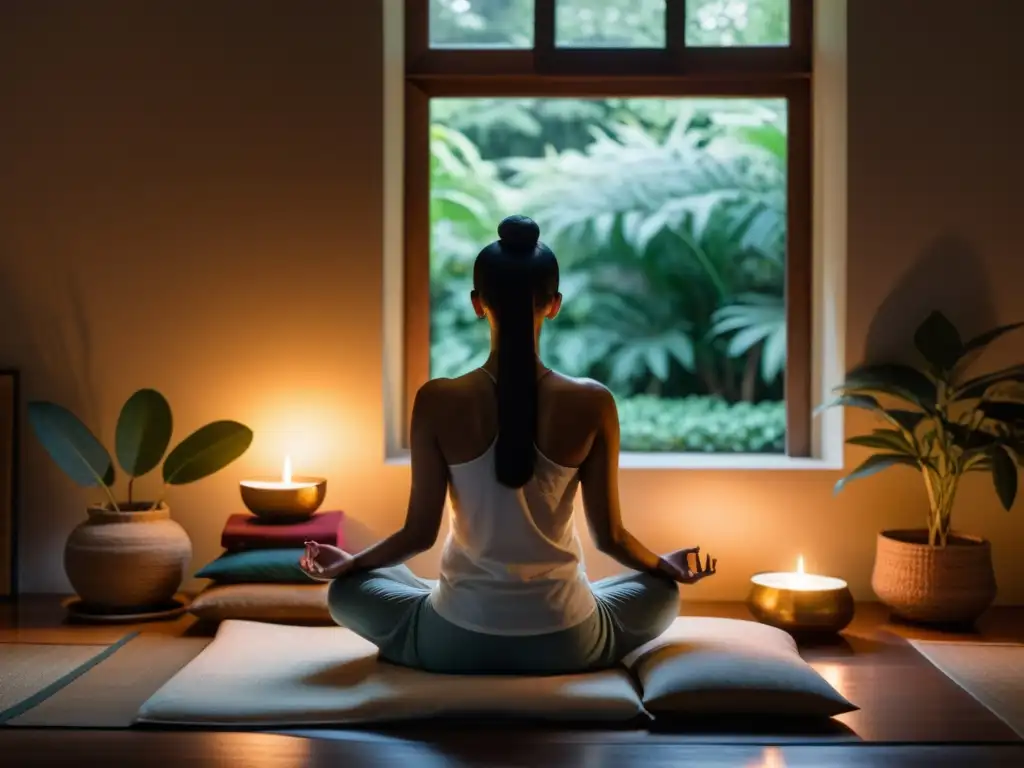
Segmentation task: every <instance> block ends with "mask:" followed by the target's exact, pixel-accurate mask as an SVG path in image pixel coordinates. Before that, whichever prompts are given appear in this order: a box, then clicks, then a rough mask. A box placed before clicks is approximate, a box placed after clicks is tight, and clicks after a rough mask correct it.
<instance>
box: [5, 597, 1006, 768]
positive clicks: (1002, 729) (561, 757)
mask: <svg viewBox="0 0 1024 768" xmlns="http://www.w3.org/2000/svg"><path fill="white" fill-rule="evenodd" d="M683 613H684V614H686V615H703V616H719V617H723V618H741V619H749V618H750V616H749V614H748V613H747V611H746V609H745V607H744V606H743V605H742V604H739V603H693V604H688V605H686V606H684V609H683ZM129 631H143V632H159V633H164V634H170V635H184V634H203V633H206V632H209V631H210V629H209V628H208V627H204V626H203V625H199V624H196V623H195V622H194V620H193V619H191V618H188V617H183V618H181V619H177V620H174V621H169V622H158V623H152V624H143V625H126V626H95V625H81V624H73V623H69V622H67V621H66V619H65V616H64V614H63V611H62V610H61V608H60V601H59V600H58V599H57V598H55V597H47V596H33V597H29V598H25V599H22V600H21V601H19V603H17V604H11V603H7V604H0V653H2V643H4V642H54V643H106V642H114V641H116V640H117V639H118V638H120V637H122V636H123V635H124V634H125V633H126V632H129ZM909 639H926V640H936V639H938V640H953V641H957V640H960V641H967V642H1003V643H1005V642H1021V643H1024V608H996V609H993V610H992V611H990V612H989V614H988V615H986V616H985V617H984V618H983V619H982V621H981V622H979V624H978V626H977V628H976V630H975V631H973V632H970V633H963V632H958V633H951V632H942V631H938V630H934V629H928V628H922V627H915V626H909V625H903V624H898V623H891V622H890V621H889V619H888V615H887V613H886V611H885V610H884V608H883V607H882V606H880V605H877V604H872V603H867V604H861V605H858V607H857V614H856V617H855V619H854V622H853V623H852V624H851V626H850V627H849V629H848V630H847V631H846V632H844V634H843V637H842V638H841V639H840V640H839V641H838V642H836V643H832V644H827V645H815V646H809V645H802V646H801V653H802V654H803V656H804V658H806V659H807V660H808V661H809V662H810V663H811V664H812V665H813V666H814V667H815V668H816V669H817V670H818V671H819V672H820V673H821V674H822V675H823V676H824V677H825V678H826V679H827V680H828V681H829V682H830V683H831V684H832V685H834V686H835V687H836V688H837V689H838V690H839V691H840V692H842V693H843V694H844V695H845V696H846V697H847V698H849V699H850V700H851V701H853V702H854V703H856V704H858V705H859V706H860V707H861V710H860V711H858V712H853V713H850V714H848V715H844V716H841V717H839V718H836V719H835V720H834V721H831V722H829V723H826V724H824V726H820V727H817V728H815V729H813V730H811V731H808V730H807V729H806V726H803V727H795V728H794V727H793V726H791V725H786V724H783V723H779V722H775V723H773V722H770V721H766V720H759V721H758V724H756V725H755V724H753V723H751V722H749V721H739V722H736V721H733V722H726V721H714V722H706V721H705V722H699V721H693V720H691V721H688V722H686V723H684V724H668V725H666V724H665V723H661V724H659V725H658V726H657V727H656V728H654V729H653V730H652V731H651V732H645V731H637V730H622V731H607V730H580V731H567V730H565V729H559V728H553V727H545V728H524V727H523V726H521V725H520V726H510V725H504V724H494V723H491V724H486V723H474V724H473V725H472V726H468V725H467V724H465V723H463V724H446V725H439V724H433V725H430V726H429V727H428V726H419V727H416V726H402V727H396V728H390V729H375V730H373V731H370V730H363V731H349V730H345V731H342V730H321V731H316V732H302V733H303V734H308V735H309V736H312V738H304V737H296V736H293V735H281V734H265V733H231V732H194V731H173V732H168V731H149V730H146V731H103V732H96V731H77V730H55V729H46V730H36V729H26V728H20V729H13V728H11V729H0V754H3V755H5V756H8V755H12V756H13V755H16V756H17V761H16V762H13V763H12V764H13V765H18V766H22V765H25V766H30V765H60V764H65V763H66V764H69V765H70V764H72V763H80V761H81V757H82V755H83V754H87V755H89V757H90V758H96V760H97V761H102V760H104V759H107V760H109V761H111V762H112V763H113V764H115V765H119V766H121V765H124V766H135V765H137V766H149V765H169V764H179V763H182V764H183V763H187V764H189V765H195V766H227V765H253V766H258V767H259V768H276V766H279V765H280V766H284V765H299V764H304V765H321V764H322V765H328V764H330V765H331V766H337V765H340V764H342V763H344V764H345V765H358V766H370V767H371V768H372V767H373V766H378V765H382V766H383V765H389V766H390V765H401V766H410V768H417V766H424V767H425V768H432V767H433V766H435V765H436V766H441V765H444V766H461V765H467V766H469V765H496V766H500V765H510V766H511V765H517V766H537V767H538V768H545V767H546V766H576V765H580V766H583V765H586V766H588V767H590V766H598V767H599V768H605V767H606V766H607V767H609V768H611V767H613V766H615V767H617V766H622V767H623V768H630V766H634V765H635V766H640V765H643V766H645V767H648V768H649V767H650V766H669V765H686V766H688V767H692V766H696V765H708V766H726V765H737V766H744V768H762V767H763V768H781V767H782V766H803V765H807V766H811V765H814V766H835V767H836V768H843V766H847V765H849V766H866V765H892V766H918V765H920V766H930V767H934V766H946V765H968V764H972V763H973V764H977V765H979V766H980V765H994V766H1000V765H1008V766H1009V765H1013V766H1024V743H1022V742H1021V741H1020V739H1019V737H1017V735H1016V734H1015V733H1013V731H1011V730H1010V729H1009V728H1008V727H1007V726H1006V725H1004V724H1003V723H1002V722H1001V721H1000V720H999V719H998V718H996V717H995V715H993V714H992V713H991V712H990V711H989V710H988V709H986V708H985V707H984V706H982V705H981V704H979V703H978V702H977V701H976V700H975V699H974V698H973V697H971V696H970V695H969V694H967V693H966V692H965V691H963V690H962V689H961V688H960V687H959V686H957V685H956V684H955V683H953V682H952V681H951V680H949V678H947V677H946V676H945V675H944V674H943V673H942V672H940V671H939V670H938V669H936V668H935V667H934V666H932V665H931V664H930V663H929V662H928V661H927V660H926V659H924V658H923V657H922V656H921V655H920V654H918V653H917V652H916V651H915V650H914V648H913V647H912V646H910V645H909V643H908V642H907V641H908V640H909ZM939 744H941V745H942V746H938V745H939ZM766 745H781V751H771V750H768V751H766V749H767V746H766ZM0 762H3V763H4V764H6V761H5V760H0ZM90 762H92V761H91V760H90Z"/></svg>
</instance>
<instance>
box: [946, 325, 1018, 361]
mask: <svg viewBox="0 0 1024 768" xmlns="http://www.w3.org/2000/svg"><path fill="white" fill-rule="evenodd" d="M1018 328H1024V323H1010V324H1009V325H1001V326H999V327H998V328H993V329H992V330H991V331H986V332H985V333H982V334H979V335H977V336H975V337H974V338H973V339H971V340H970V341H968V342H967V343H966V344H964V348H963V352H962V355H967V354H969V353H971V352H974V351H975V350H979V349H982V348H984V347H986V346H988V345H989V344H991V343H992V342H993V341H995V340H996V339H998V338H999V337H1000V336H1002V335H1003V334H1004V333H1009V332H1010V331H1015V330H1017V329H1018ZM962 355H961V356H962Z"/></svg>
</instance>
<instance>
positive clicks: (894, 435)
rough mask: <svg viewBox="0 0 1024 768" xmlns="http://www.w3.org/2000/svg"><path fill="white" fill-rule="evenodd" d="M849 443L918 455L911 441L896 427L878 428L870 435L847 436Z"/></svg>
mask: <svg viewBox="0 0 1024 768" xmlns="http://www.w3.org/2000/svg"><path fill="white" fill-rule="evenodd" d="M846 442H847V443H848V444H849V445H859V446H861V447H863V448H880V449H881V450H885V451H896V452H897V453H905V454H907V455H908V456H915V457H916V456H917V451H916V450H914V446H913V445H911V444H910V441H908V440H907V438H906V437H904V435H903V433H902V432H898V431H897V430H895V429H876V430H875V431H874V432H872V433H871V434H870V435H856V436H854V437H850V438H847V440H846Z"/></svg>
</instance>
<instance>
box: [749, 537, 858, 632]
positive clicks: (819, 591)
mask: <svg viewBox="0 0 1024 768" xmlns="http://www.w3.org/2000/svg"><path fill="white" fill-rule="evenodd" d="M750 582H751V588H750V595H749V596H748V597H747V608H748V609H749V610H750V612H751V614H753V616H754V618H755V619H757V620H758V621H760V622H762V623H764V624H770V625H771V626H773V627H778V628H779V629H784V630H786V631H787V632H793V633H808V634H822V633H824V634H832V633H835V632H839V631H840V630H842V629H844V628H846V626H847V625H849V623H850V621H851V620H852V619H853V612H854V605H853V596H852V595H851V594H850V588H849V586H847V584H846V582H845V581H843V580H842V579H837V578H835V577H834V576H820V575H818V574H816V573H807V572H806V571H805V570H804V558H803V555H801V556H800V557H799V558H797V561H796V571H773V572H769V573H755V574H754V575H753V576H751V577H750Z"/></svg>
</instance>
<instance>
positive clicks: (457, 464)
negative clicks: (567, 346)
mask: <svg viewBox="0 0 1024 768" xmlns="http://www.w3.org/2000/svg"><path fill="white" fill-rule="evenodd" d="M498 235H499V239H498V240H497V241H496V242H494V243H491V244H490V245H488V246H487V247H486V248H484V249H483V250H482V251H481V252H480V254H479V255H478V256H477V258H476V262H475V264H474V267H473V284H474V290H473V292H472V293H471V295H470V300H471V301H472V303H473V308H474V309H475V310H476V314H477V315H478V316H479V317H480V318H481V319H484V318H486V319H487V321H488V323H489V324H490V330H491V354H490V357H488V359H487V361H486V362H485V363H484V364H483V366H482V367H481V368H479V369H476V370H474V371H471V372H470V373H467V374H466V375H464V376H461V377H459V378H456V379H436V380H433V381H428V382H427V383H426V384H424V385H423V386H422V387H421V388H420V390H419V392H418V393H417V395H416V400H415V404H414V406H413V413H412V424H411V438H410V448H411V454H412V488H411V491H410V496H409V508H408V513H407V517H406V521H405V524H404V525H403V526H402V529H401V530H399V531H398V532H397V533H395V534H393V535H391V536H389V537H388V538H386V539H384V540H383V541H381V542H379V543H378V544H376V545H374V546H371V547H370V548H368V549H366V550H365V551H363V552H361V553H359V554H356V555H351V554H348V553H346V552H344V551H342V550H340V549H338V548H336V547H330V546H326V545H318V544H316V543H313V542H309V543H307V545H306V551H305V553H304V555H303V556H302V559H301V561H300V566H301V568H302V569H303V570H304V571H305V572H306V573H307V574H308V575H310V576H311V577H313V578H315V579H319V580H323V581H330V582H331V584H330V587H329V588H328V602H329V607H330V612H331V616H332V617H333V618H334V620H335V621H337V622H338V623H339V624H341V625H342V626H345V627H347V628H349V629H351V630H352V631H353V632H355V633H356V634H358V635H360V636H361V637H363V638H365V639H367V640H369V641H370V642H371V643H373V644H375V645H376V646H377V647H378V648H379V649H380V653H379V657H380V658H381V659H382V660H385V661H388V662H392V663H395V664H400V665H403V666H408V667H415V668H418V669H423V670H427V671H430V672H441V673H453V674H534V675H542V674H569V673H578V672H587V671H593V670H597V669H602V668H607V667H611V666H613V665H615V664H616V663H618V662H619V661H620V660H621V659H622V658H623V657H624V656H625V655H626V654H628V653H629V652H630V651H632V650H634V649H636V648H637V647H639V646H640V645H642V644H644V643H646V642H648V641H650V640H653V639H654V638H656V637H657V636H658V635H660V634H661V633H662V632H664V631H665V630H666V629H667V628H668V626H669V624H670V623H671V622H672V620H673V619H674V618H675V617H676V616H677V615H678V610H679V590H678V587H677V583H679V584H693V583H695V582H697V581H700V580H701V579H704V578H707V577H709V576H711V575H713V574H714V573H715V572H716V568H717V563H716V561H715V560H714V559H712V558H711V557H710V555H708V556H706V557H705V559H704V562H703V563H701V557H700V551H699V550H700V548H699V547H693V548H688V549H682V550H679V551H676V552H672V553H670V554H666V555H662V556H659V555H656V554H654V553H653V552H651V551H650V550H649V549H647V548H646V547H645V546H644V545H643V544H641V543H640V542H639V541H638V540H637V539H636V538H635V537H634V536H632V535H631V534H630V533H629V531H627V530H626V529H625V528H624V527H623V524H622V520H621V517H620V512H619V493H618V481H617V475H618V462H619V422H618V413H617V411H616V407H615V401H614V399H613V398H612V395H611V393H610V392H609V391H608V390H607V389H605V387H603V386H602V385H601V384H599V383H597V382H595V381H592V380H589V379H575V378H571V377H568V376H563V375H561V374H558V373H556V372H554V371H552V370H550V369H548V368H546V367H545V366H544V364H543V363H542V362H541V360H540V359H539V356H538V347H537V344H538V339H539V335H540V331H541V326H542V325H543V324H544V321H545V320H550V319H553V318H554V317H555V316H556V315H557V314H558V311H559V309H560V307H561V303H562V296H561V294H560V293H559V292H558V262H557V260H556V259H555V254H554V253H552V251H551V249H550V248H548V247H547V246H545V245H544V244H543V243H540V242H539V236H540V230H539V228H538V226H537V224H535V223H534V222H533V221H532V220H530V219H528V218H525V217H522V216H510V217H508V218H506V219H505V220H504V221H502V222H501V225H500V226H499V227H498ZM579 487H582V493H583V506H584V510H585V513H586V519H587V522H588V523H589V526H590V530H591V532H592V535H593V539H594V542H595V544H596V545H597V547H598V549H600V551H601V552H604V553H605V554H607V555H609V556H611V557H612V558H614V559H615V560H617V561H618V562H619V563H621V564H622V565H623V566H625V567H626V568H628V569H630V570H629V572H627V573H624V574H622V575H619V576H614V577H612V578H608V579H604V580H602V581H598V582H596V583H593V584H591V583H590V581H589V580H588V579H587V576H586V573H585V571H584V565H583V558H582V554H581V547H580V541H579V538H578V536H577V533H576V528H575V526H574V523H573V500H574V498H575V496H576V491H577V488H579ZM448 494H450V495H451V501H452V511H451V533H450V534H449V536H448V540H447V542H446V543H445V546H444V553H443V555H442V560H441V566H440V578H439V579H438V580H437V581H436V582H432V581H427V580H424V579H421V578H419V577H417V576H416V575H415V574H413V572H412V571H410V570H409V568H407V567H406V566H404V565H402V563H404V562H405V561H406V560H407V559H409V558H410V557H412V556H413V555H416V554H418V553H420V552H423V551H425V550H427V549H429V548H430V547H431V546H433V544H434V542H435V541H436V539H437V535H438V531H439V529H440V526H441V519H442V515H443V513H444V508H445V497H446V495H448ZM691 557H692V558H693V564H692V566H691V564H690V558H691Z"/></svg>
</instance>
